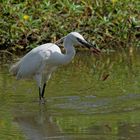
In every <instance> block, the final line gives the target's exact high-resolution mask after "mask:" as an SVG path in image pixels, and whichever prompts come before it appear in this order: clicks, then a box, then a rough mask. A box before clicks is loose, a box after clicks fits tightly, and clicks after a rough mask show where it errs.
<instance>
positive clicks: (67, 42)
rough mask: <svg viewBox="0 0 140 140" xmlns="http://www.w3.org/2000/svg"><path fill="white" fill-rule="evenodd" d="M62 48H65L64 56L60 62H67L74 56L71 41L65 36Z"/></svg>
mask: <svg viewBox="0 0 140 140" xmlns="http://www.w3.org/2000/svg"><path fill="white" fill-rule="evenodd" d="M64 48H65V50H66V54H64V56H63V61H62V64H67V63H69V62H70V61H71V60H72V59H73V57H74V56H75V49H74V47H73V43H72V42H71V40H69V38H65V40H64Z"/></svg>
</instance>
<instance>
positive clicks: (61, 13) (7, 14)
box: [0, 0, 140, 51]
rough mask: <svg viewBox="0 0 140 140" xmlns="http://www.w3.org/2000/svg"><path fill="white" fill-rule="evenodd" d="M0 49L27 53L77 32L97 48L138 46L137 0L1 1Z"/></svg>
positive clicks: (139, 35) (139, 44)
mask: <svg viewBox="0 0 140 140" xmlns="http://www.w3.org/2000/svg"><path fill="white" fill-rule="evenodd" d="M0 9H1V10H0V11H1V12H0V17H1V19H0V49H7V50H9V51H17V50H19V49H20V50H28V49H31V48H33V47H36V45H38V44H42V43H46V42H54V41H56V40H57V39H59V38H61V37H62V36H64V35H66V34H67V33H69V32H71V31H79V32H81V33H82V34H83V35H84V36H85V37H86V38H90V40H91V41H93V42H94V41H95V42H96V43H97V44H98V47H100V48H112V47H119V46H120V47H129V46H140V42H139V39H140V26H139V25H140V10H139V9H140V1H139V0H94V1H93V0H42V1H40V0H1V4H0Z"/></svg>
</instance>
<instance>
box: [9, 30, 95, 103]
mask: <svg viewBox="0 0 140 140" xmlns="http://www.w3.org/2000/svg"><path fill="white" fill-rule="evenodd" d="M63 40H64V48H65V50H66V53H65V54H63V53H62V52H61V50H60V48H59V47H58V46H57V45H56V44H53V43H46V44H43V45H40V46H38V47H36V48H34V49H32V50H31V51H30V52H29V53H27V54H26V55H25V56H24V57H23V58H21V59H20V61H18V62H17V63H16V64H15V65H13V66H12V67H11V68H10V72H11V73H12V74H13V75H14V76H16V78H17V79H18V80H19V79H21V78H35V80H36V82H37V85H38V87H39V99H40V101H42V102H44V91H45V87H46V82H47V81H48V80H49V78H50V76H51V73H52V72H53V71H54V70H55V69H56V68H57V67H58V66H59V65H62V64H67V63H69V62H70V61H71V60H72V59H73V57H74V55H75V49H74V47H73V45H82V46H86V47H88V48H90V47H94V46H92V45H91V44H89V43H88V42H87V41H86V40H85V39H84V38H83V37H82V36H81V35H80V34H79V33H77V32H71V33H69V34H68V35H67V36H65V37H64V38H63ZM94 49H95V48H94ZM96 50H97V49H96Z"/></svg>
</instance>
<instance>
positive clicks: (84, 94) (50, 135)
mask: <svg viewBox="0 0 140 140" xmlns="http://www.w3.org/2000/svg"><path fill="white" fill-rule="evenodd" d="M139 54H140V51H139V50H133V49H132V50H125V51H124V50H121V51H113V52H111V53H107V52H106V53H102V55H101V56H94V55H93V54H91V53H89V52H78V53H77V55H76V57H75V59H74V60H73V61H72V63H70V64H69V65H66V66H62V67H60V68H59V69H57V71H56V72H55V73H54V74H53V75H52V77H51V80H50V81H49V83H48V85H47V89H46V92H45V97H46V100H47V102H46V104H45V105H39V104H38V89H37V87H36V83H35V81H31V80H21V81H16V80H15V78H14V77H12V76H11V75H10V74H9V72H8V69H9V66H10V65H11V63H13V61H14V60H13V57H11V58H10V60H9V59H8V58H9V54H8V56H6V57H5V58H3V57H2V58H1V60H2V61H1V65H0V106H1V107H0V139H1V140H11V139H15V140H81V139H82V140H101V139H103V140H115V139H116V140H128V139H133V140H139V139H140V134H139V131H140V117H139V116H140V110H139V109H140V61H139V60H140V55H139Z"/></svg>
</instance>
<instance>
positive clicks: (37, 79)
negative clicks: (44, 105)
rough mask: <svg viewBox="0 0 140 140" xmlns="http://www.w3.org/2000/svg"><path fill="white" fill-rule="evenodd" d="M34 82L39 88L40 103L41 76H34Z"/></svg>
mask: <svg viewBox="0 0 140 140" xmlns="http://www.w3.org/2000/svg"><path fill="white" fill-rule="evenodd" d="M35 80H36V82H37V85H38V87H39V100H40V101H41V96H42V88H41V81H42V76H41V75H40V74H37V75H35Z"/></svg>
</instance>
